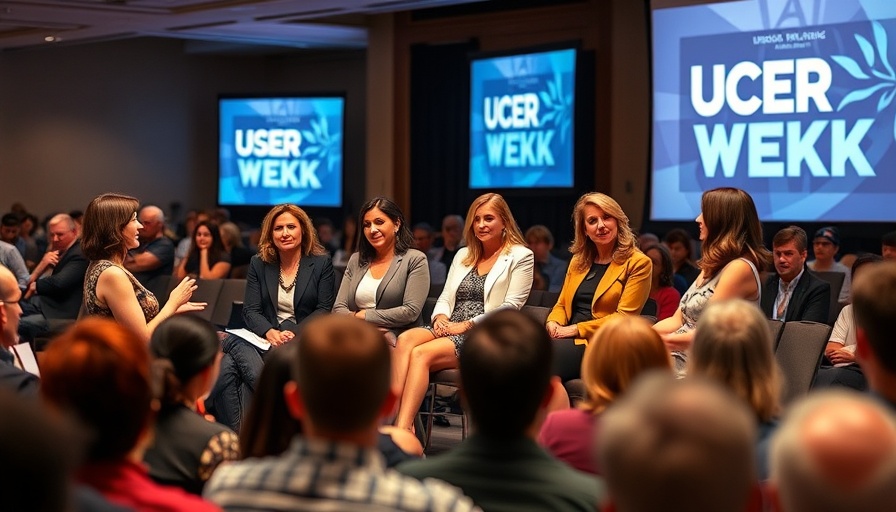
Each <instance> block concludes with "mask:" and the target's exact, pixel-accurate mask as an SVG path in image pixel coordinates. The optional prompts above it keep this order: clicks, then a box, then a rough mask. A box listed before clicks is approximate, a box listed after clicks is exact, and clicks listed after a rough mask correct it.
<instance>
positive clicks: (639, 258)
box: [628, 250, 653, 266]
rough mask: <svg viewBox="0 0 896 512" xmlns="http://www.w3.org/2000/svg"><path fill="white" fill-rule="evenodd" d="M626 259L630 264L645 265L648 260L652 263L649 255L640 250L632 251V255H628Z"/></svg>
mask: <svg viewBox="0 0 896 512" xmlns="http://www.w3.org/2000/svg"><path fill="white" fill-rule="evenodd" d="M628 261H629V264H631V265H632V266H639V265H646V264H647V263H648V262H650V264H651V265H653V261H652V260H651V259H650V256H648V255H646V254H644V253H643V252H641V251H640V250H635V251H632V255H631V256H629V257H628Z"/></svg>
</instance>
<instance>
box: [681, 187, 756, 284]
mask: <svg viewBox="0 0 896 512" xmlns="http://www.w3.org/2000/svg"><path fill="white" fill-rule="evenodd" d="M701 209H702V211H703V224H704V225H705V226H706V238H705V239H704V240H703V244H702V246H701V247H702V253H703V257H702V258H701V259H700V261H699V262H698V265H700V269H701V270H703V277H704V278H706V279H710V278H712V277H713V276H715V275H716V274H717V273H718V272H719V271H720V270H722V269H723V268H724V267H725V265H727V264H728V263H730V262H732V261H734V260H736V259H737V258H741V257H743V258H746V259H748V260H750V261H751V262H753V264H754V265H756V268H757V270H759V271H760V272H761V271H762V270H763V269H765V268H767V267H768V266H769V264H770V263H771V261H772V255H771V253H770V252H769V251H768V249H766V248H765V246H764V245H763V242H762V224H761V223H760V222H759V214H757V213H756V205H755V204H753V198H752V197H750V194H747V193H746V192H744V191H743V190H741V189H739V188H732V187H722V188H716V189H713V190H707V191H706V192H704V193H703V199H702V201H701Z"/></svg>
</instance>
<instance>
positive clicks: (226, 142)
mask: <svg viewBox="0 0 896 512" xmlns="http://www.w3.org/2000/svg"><path fill="white" fill-rule="evenodd" d="M344 106H345V99H344V98H342V97H337V96H281V97H239V98H237V97H229V98H228V97H222V98H220V99H219V101H218V107H219V108H218V116H219V132H218V135H219V141H220V147H219V151H220V159H219V167H218V203H219V204H221V205H225V206H236V205H259V206H266V205H275V204H281V203H294V204H297V205H300V206H321V207H340V206H342V134H343V121H344V119H343V112H344Z"/></svg>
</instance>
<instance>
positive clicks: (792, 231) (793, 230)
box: [759, 226, 831, 324]
mask: <svg viewBox="0 0 896 512" xmlns="http://www.w3.org/2000/svg"><path fill="white" fill-rule="evenodd" d="M807 242H808V239H807V237H806V232H805V231H803V228H801V227H798V226H789V227H786V228H784V229H782V230H780V231H778V232H777V233H775V238H774V239H772V255H773V257H774V264H775V270H776V271H777V274H773V275H771V276H769V278H768V279H766V280H765V283H764V284H763V286H762V298H761V299H760V301H759V303H760V306H761V307H762V311H763V312H764V313H765V316H767V317H768V318H771V319H773V320H782V321H785V322H792V321H797V320H802V321H807V322H818V323H820V324H826V323H828V314H829V313H830V304H831V285H830V283H828V282H827V281H824V280H822V279H819V278H818V277H815V275H814V274H812V272H807V267H806V255H807V251H806V244H807Z"/></svg>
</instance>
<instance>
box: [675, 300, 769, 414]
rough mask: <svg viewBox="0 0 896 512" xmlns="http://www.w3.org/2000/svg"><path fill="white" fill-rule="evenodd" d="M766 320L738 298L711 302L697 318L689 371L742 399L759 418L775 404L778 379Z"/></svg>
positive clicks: (689, 359)
mask: <svg viewBox="0 0 896 512" xmlns="http://www.w3.org/2000/svg"><path fill="white" fill-rule="evenodd" d="M773 343H774V342H773V340H772V335H771V331H770V330H769V328H768V319H767V318H766V317H765V315H763V314H762V311H761V310H760V309H759V308H758V307H756V306H755V305H754V304H752V303H750V302H747V301H745V300H742V299H730V300H726V301H722V302H715V303H710V304H709V305H708V306H707V307H706V309H705V310H704V311H703V314H702V315H700V320H699V321H698V322H697V334H696V335H695V336H694V344H693V346H691V353H690V357H689V358H688V375H692V376H702V377H706V378H708V379H713V380H715V381H717V382H719V383H720V384H722V385H724V386H726V387H727V388H728V389H730V390H732V391H734V394H735V395H737V396H739V397H740V398H741V399H743V400H744V401H745V403H746V404H747V405H749V406H750V409H752V410H753V412H754V414H755V416H756V418H757V419H758V420H759V421H769V420H771V419H772V418H773V417H775V415H776V414H777V413H778V409H779V407H780V402H779V396H780V383H781V378H780V374H779V370H778V366H777V364H776V363H775V356H774V354H773V353H772V344H773Z"/></svg>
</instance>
